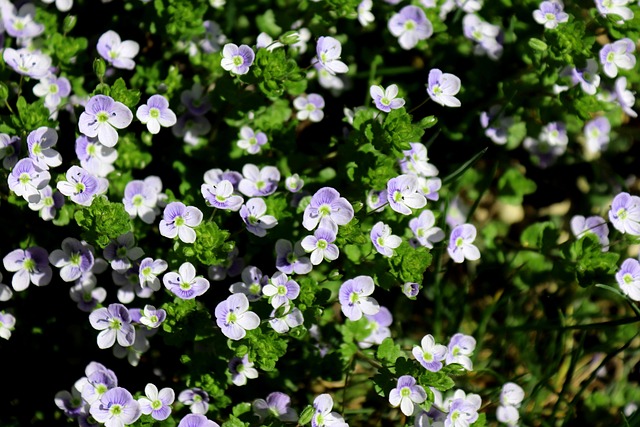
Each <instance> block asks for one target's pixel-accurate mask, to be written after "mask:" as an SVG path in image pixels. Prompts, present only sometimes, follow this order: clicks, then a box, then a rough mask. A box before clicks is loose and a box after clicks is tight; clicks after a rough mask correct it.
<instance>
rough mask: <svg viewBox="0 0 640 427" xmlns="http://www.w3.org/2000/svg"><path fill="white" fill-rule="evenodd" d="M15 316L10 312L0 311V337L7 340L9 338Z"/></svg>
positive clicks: (14, 324)
mask: <svg viewBox="0 0 640 427" xmlns="http://www.w3.org/2000/svg"><path fill="white" fill-rule="evenodd" d="M15 326H16V318H15V316H13V315H12V314H10V313H5V312H4V310H3V311H0V338H4V339H5V340H8V339H9V338H11V332H12V331H13V330H14V329H15Z"/></svg>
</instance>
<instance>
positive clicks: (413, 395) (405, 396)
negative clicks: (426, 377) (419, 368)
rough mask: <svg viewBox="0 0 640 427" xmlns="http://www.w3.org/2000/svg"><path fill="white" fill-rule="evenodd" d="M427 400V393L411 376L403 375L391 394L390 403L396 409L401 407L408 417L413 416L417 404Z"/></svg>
mask: <svg viewBox="0 0 640 427" xmlns="http://www.w3.org/2000/svg"><path fill="white" fill-rule="evenodd" d="M425 400H427V393H426V392H425V390H424V388H423V387H422V386H421V385H418V383H417V381H416V379H415V378H413V377H412V376H411V375H403V376H401V377H400V378H398V384H397V386H396V388H394V389H392V390H391V391H390V392H389V403H391V405H392V406H393V407H394V408H397V407H398V406H400V410H401V411H402V413H403V414H404V415H406V416H407V417H409V416H411V415H413V411H414V409H415V405H416V404H420V403H422V402H424V401H425Z"/></svg>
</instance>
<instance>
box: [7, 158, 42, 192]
mask: <svg viewBox="0 0 640 427" xmlns="http://www.w3.org/2000/svg"><path fill="white" fill-rule="evenodd" d="M50 179H51V174H50V173H49V172H47V171H45V170H42V169H40V168H38V167H37V166H36V165H35V163H34V162H33V160H31V159H30V158H28V157H27V158H24V159H21V160H19V161H18V163H16V165H15V166H14V167H13V169H11V173H10V174H9V176H8V177H7V183H8V185H9V189H10V190H11V191H13V192H14V193H15V195H16V196H22V198H24V199H25V200H26V201H27V202H29V203H38V201H40V197H41V195H40V190H42V189H43V188H44V187H46V186H47V184H48V183H49V180H50Z"/></svg>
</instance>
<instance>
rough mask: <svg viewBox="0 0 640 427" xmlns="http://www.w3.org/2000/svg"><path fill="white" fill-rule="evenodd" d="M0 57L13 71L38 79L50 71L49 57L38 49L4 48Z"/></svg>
mask: <svg viewBox="0 0 640 427" xmlns="http://www.w3.org/2000/svg"><path fill="white" fill-rule="evenodd" d="M2 59H4V62H5V63H7V65H9V66H10V67H11V68H13V71H15V72H16V73H18V74H22V75H24V76H28V77H31V78H34V79H36V80H40V79H42V78H44V77H46V76H48V75H49V73H51V71H50V70H49V69H50V68H51V57H50V56H49V55H45V54H44V53H42V52H40V51H39V50H34V51H32V50H31V49H29V48H26V47H24V48H22V49H18V50H16V49H12V48H10V47H6V48H4V52H2Z"/></svg>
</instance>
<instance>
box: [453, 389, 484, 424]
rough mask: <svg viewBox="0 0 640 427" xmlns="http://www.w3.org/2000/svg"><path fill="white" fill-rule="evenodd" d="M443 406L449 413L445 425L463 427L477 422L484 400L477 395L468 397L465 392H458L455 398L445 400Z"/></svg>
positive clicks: (472, 394) (471, 394) (454, 395)
mask: <svg viewBox="0 0 640 427" xmlns="http://www.w3.org/2000/svg"><path fill="white" fill-rule="evenodd" d="M443 405H444V407H445V409H447V412H449V413H448V414H447V418H446V419H445V421H444V425H445V426H447V427H449V426H451V427H463V426H468V425H471V424H473V423H474V422H476V420H477V419H478V409H480V406H481V405H482V399H481V398H480V396H479V395H477V394H474V393H470V394H468V395H467V394H466V393H465V392H464V391H463V390H456V391H455V393H454V394H453V396H451V397H449V398H447V399H445V401H444V403H443Z"/></svg>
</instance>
